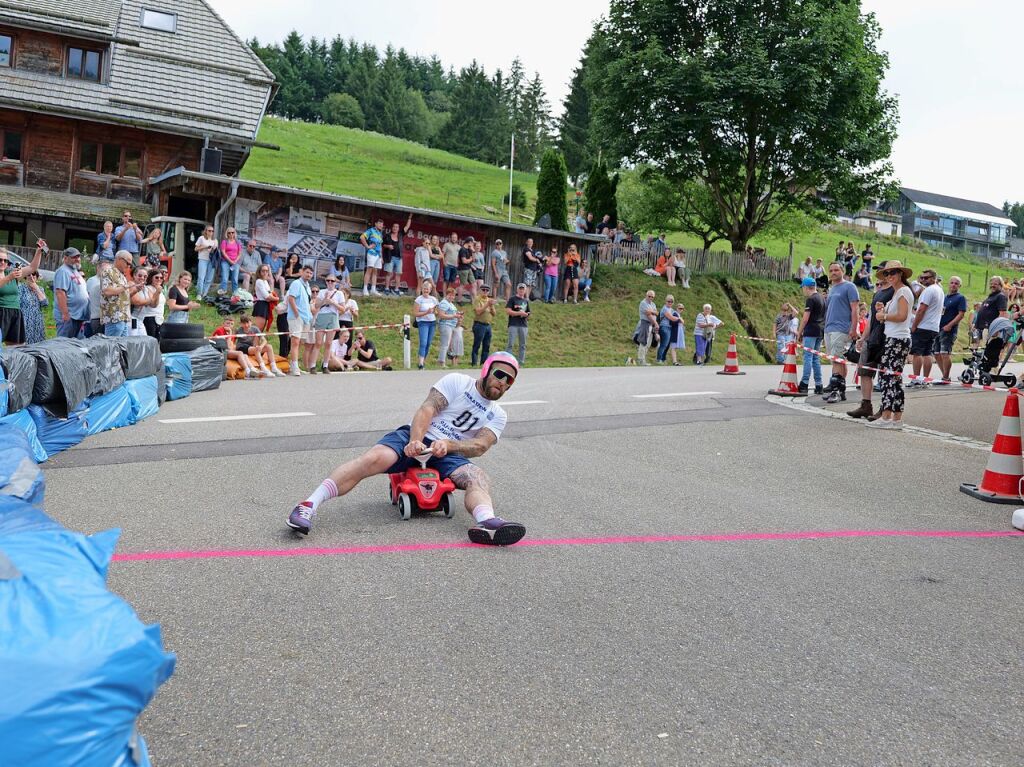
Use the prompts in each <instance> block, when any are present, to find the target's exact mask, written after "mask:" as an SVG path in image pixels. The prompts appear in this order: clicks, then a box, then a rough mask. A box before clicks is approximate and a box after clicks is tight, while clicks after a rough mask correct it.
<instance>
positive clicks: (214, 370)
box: [188, 346, 227, 392]
mask: <svg viewBox="0 0 1024 767" xmlns="http://www.w3.org/2000/svg"><path fill="white" fill-rule="evenodd" d="M188 356H189V357H191V358H192V391H193V392H197V391H208V390H210V389H216V388H218V387H219V386H220V382H221V381H223V380H224V365H225V362H226V361H227V353H226V352H222V351H219V350H217V349H215V348H214V347H213V346H200V347H199V348H198V349H193V350H192V351H190V352H188Z"/></svg>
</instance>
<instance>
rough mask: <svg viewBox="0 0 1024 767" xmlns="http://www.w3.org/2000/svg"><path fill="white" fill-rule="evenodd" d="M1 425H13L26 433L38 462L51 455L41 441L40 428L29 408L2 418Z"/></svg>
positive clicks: (0, 419)
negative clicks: (37, 426) (37, 427)
mask: <svg viewBox="0 0 1024 767" xmlns="http://www.w3.org/2000/svg"><path fill="white" fill-rule="evenodd" d="M0 425H2V426H13V427H14V428H15V429H18V430H19V431H21V432H22V433H24V435H25V436H26V437H27V438H28V444H29V446H30V448H31V449H32V457H33V458H35V460H36V463H42V462H43V461H45V460H46V459H47V458H49V457H50V456H49V454H48V453H47V452H46V448H44V447H43V443H42V442H40V441H39V430H38V429H36V422H35V421H33V420H32V416H31V415H29V412H28V411H27V410H19V411H18V412H17V413H11V414H10V415H8V416H4V417H3V418H0Z"/></svg>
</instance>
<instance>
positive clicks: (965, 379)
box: [960, 370, 974, 384]
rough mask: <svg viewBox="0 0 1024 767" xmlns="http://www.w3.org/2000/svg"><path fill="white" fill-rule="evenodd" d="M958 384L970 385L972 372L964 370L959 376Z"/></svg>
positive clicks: (972, 379)
mask: <svg viewBox="0 0 1024 767" xmlns="http://www.w3.org/2000/svg"><path fill="white" fill-rule="evenodd" d="M960 383H965V384H972V383H974V371H972V370H965V371H964V372H963V373H961V374H960Z"/></svg>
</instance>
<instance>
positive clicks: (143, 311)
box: [138, 285, 167, 325]
mask: <svg viewBox="0 0 1024 767" xmlns="http://www.w3.org/2000/svg"><path fill="white" fill-rule="evenodd" d="M154 289H155V288H154V286H152V285H150V286H149V290H154ZM166 303H167V296H165V295H164V292H163V291H162V290H161V291H160V298H158V299H157V302H156V306H142V307H139V314H138V317H139V319H140V320H144V319H146V317H155V318H156V324H157V325H162V324H163V322H164V305H165V304H166Z"/></svg>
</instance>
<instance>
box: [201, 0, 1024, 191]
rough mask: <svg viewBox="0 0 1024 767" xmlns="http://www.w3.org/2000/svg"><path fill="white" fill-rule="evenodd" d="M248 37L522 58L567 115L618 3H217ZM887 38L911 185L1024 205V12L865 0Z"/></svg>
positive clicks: (904, 167) (458, 56)
mask: <svg viewBox="0 0 1024 767" xmlns="http://www.w3.org/2000/svg"><path fill="white" fill-rule="evenodd" d="M211 1H212V3H213V6H214V7H215V8H216V9H217V10H218V12H220V13H221V14H222V15H223V16H224V17H225V18H226V20H227V21H228V23H229V24H230V25H231V26H232V27H233V28H234V30H235V31H236V32H237V33H238V34H240V35H241V36H242V37H244V38H246V39H249V38H251V37H254V36H255V37H258V38H259V39H260V40H261V41H262V42H270V41H280V40H281V39H282V38H283V37H284V36H285V35H286V34H287V33H288V32H289V31H290V30H292V29H296V30H298V32H299V33H300V34H301V35H303V37H309V36H310V35H316V36H318V37H327V38H330V37H333V36H334V35H336V34H340V35H342V36H343V37H345V38H349V37H352V38H355V39H356V40H359V41H360V42H371V43H374V44H376V45H377V46H378V47H379V48H381V49H383V48H384V47H385V46H386V45H387V44H388V43H390V44H392V45H394V46H395V47H396V48H402V47H404V48H405V49H406V50H407V51H409V52H410V53H417V54H422V55H425V56H429V55H432V54H435V53H436V54H437V55H438V56H439V57H440V59H441V61H442V62H444V64H445V66H446V67H447V66H449V65H451V66H454V67H456V68H458V67H460V66H463V65H465V64H468V63H469V62H470V61H471V60H473V59H476V60H477V61H479V62H480V63H482V64H483V65H484V66H485V67H486V69H487V71H488V73H492V72H493V71H494V70H495V69H497V68H499V67H500V68H502V69H506V70H507V69H508V65H509V63H510V62H511V61H512V59H513V58H514V57H515V56H517V55H518V56H519V57H520V58H521V59H522V61H523V65H524V67H525V68H526V71H527V72H528V73H530V74H532V73H533V72H534V71H538V72H540V75H541V77H542V78H543V80H544V83H545V85H546V86H547V91H548V95H549V99H550V101H551V102H552V106H553V108H554V112H555V114H558V113H560V111H561V101H562V99H563V98H564V96H565V94H566V92H567V90H568V84H569V80H570V78H571V77H572V71H573V68H574V67H575V66H576V62H577V57H578V54H579V50H580V48H581V47H582V45H583V43H584V41H585V40H586V38H587V36H588V35H589V34H590V30H591V28H592V23H593V21H594V19H595V18H596V17H597V16H598V15H600V14H601V13H602V12H603V10H604V8H606V7H607V6H606V5H605V4H604V3H602V2H600V1H599V0H598V1H595V0H556V2H539V0H520V1H519V2H516V3H492V2H479V0H476V1H474V2H470V1H469V0H445V2H427V3H424V2H422V1H421V0H417V1H415V2H414V1H413V0H390V1H389V0H385V1H384V2H376V3H368V4H365V5H364V4H363V3H358V2H345V3H341V4H338V5H335V6H332V5H328V4H325V3H323V2H313V1H312V0H289V2H287V3H254V2H252V1H251V0H211ZM862 2H863V7H864V9H865V11H872V12H874V13H875V14H876V15H877V17H878V20H879V22H880V23H881V25H882V28H883V30H884V33H883V38H882V47H883V49H884V50H886V51H888V52H889V56H890V64H891V66H890V70H889V76H888V79H887V81H886V87H887V89H888V90H889V91H891V92H893V93H895V94H897V95H898V96H899V103H900V131H899V133H900V137H899V139H898V141H897V142H896V145H895V147H894V148H893V163H894V165H895V167H896V174H897V176H898V178H899V179H900V181H901V183H902V184H903V185H904V186H909V187H913V188H916V189H923V190H925V191H929V192H937V193H940V194H948V195H952V196H955V197H966V198H968V199H975V200H983V201H985V202H990V203H992V204H994V205H1001V204H1002V202H1003V200H1004V199H1009V200H1024V180H1022V179H1024V156H1022V153H1021V152H1019V151H1017V147H1018V146H1019V143H1020V138H1019V134H1020V132H1021V125H1022V123H1024V99H1022V98H1021V93H1020V89H1019V85H1017V83H1018V82H1019V81H1020V76H1019V73H1018V70H1017V67H1018V60H1019V55H1020V53H1019V50H1018V49H1019V48H1020V45H1021V44H1020V43H1019V42H1015V37H1014V35H1015V30H1019V29H1021V28H1022V27H1024V3H1019V2H1016V1H1013V2H1010V1H1007V0H979V1H978V2H975V3H973V4H968V3H964V2H962V0H898V2H893V0H862Z"/></svg>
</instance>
